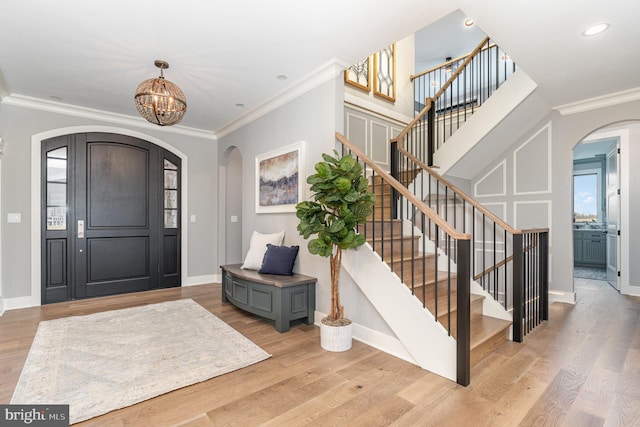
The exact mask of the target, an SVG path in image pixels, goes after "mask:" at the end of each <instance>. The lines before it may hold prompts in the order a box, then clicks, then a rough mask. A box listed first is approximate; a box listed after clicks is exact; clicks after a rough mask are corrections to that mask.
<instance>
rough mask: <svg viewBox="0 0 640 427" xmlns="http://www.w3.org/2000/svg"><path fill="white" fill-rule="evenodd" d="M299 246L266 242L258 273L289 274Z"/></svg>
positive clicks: (291, 272)
mask: <svg viewBox="0 0 640 427" xmlns="http://www.w3.org/2000/svg"><path fill="white" fill-rule="evenodd" d="M299 248H300V247H299V246H291V247H289V246H275V245H272V244H271V243H267V251H266V252H265V253H264V258H263V259H262V267H260V270H259V271H258V273H263V274H278V275H281V276H291V275H292V274H293V263H294V262H295V261H296V256H298V249H299Z"/></svg>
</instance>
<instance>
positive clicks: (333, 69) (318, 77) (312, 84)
mask: <svg viewBox="0 0 640 427" xmlns="http://www.w3.org/2000/svg"><path fill="white" fill-rule="evenodd" d="M348 66H349V64H346V63H344V62H341V61H339V60H338V59H337V58H333V59H330V60H329V61H327V62H325V63H324V64H323V65H321V66H320V67H318V68H317V69H315V70H314V71H312V72H311V73H309V74H307V75H306V76H303V77H302V78H301V79H299V80H298V81H296V82H294V83H293V84H292V85H291V86H289V88H288V89H286V90H285V91H283V92H281V93H279V94H278V95H276V96H274V97H273V98H271V99H269V100H267V101H266V102H265V103H264V104H262V105H261V106H259V107H256V108H254V109H253V110H251V111H249V112H248V113H247V114H245V115H244V116H242V117H240V118H239V119H238V120H236V121H234V122H231V123H229V124H228V125H226V126H224V127H222V128H221V129H218V130H216V132H215V135H216V138H218V139H219V138H222V137H224V136H227V135H229V134H230V133H232V132H234V131H236V130H238V129H240V128H242V127H243V126H246V125H248V124H249V123H251V122H253V121H255V120H257V119H259V118H260V117H262V116H264V115H266V114H268V113H270V112H272V111H274V110H276V109H278V108H280V107H281V106H283V105H285V104H286V103H288V102H290V101H293V100H294V99H296V98H298V97H300V96H301V95H304V94H305V93H307V92H309V91H311V90H313V89H315V88H317V87H319V86H320V85H323V84H324V83H326V82H329V81H331V80H335V79H336V77H338V76H341V75H342V73H343V71H344V70H345V68H347V67H348Z"/></svg>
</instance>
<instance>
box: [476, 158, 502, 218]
mask: <svg viewBox="0 0 640 427" xmlns="http://www.w3.org/2000/svg"><path fill="white" fill-rule="evenodd" d="M506 194H507V160H506V159H503V160H502V161H501V162H500V163H498V165H497V166H496V167H494V168H493V169H491V170H490V171H489V172H488V173H487V174H486V175H485V176H483V177H482V178H480V179H479V180H478V181H477V182H476V183H475V185H474V186H473V195H474V197H488V196H504V195H506ZM503 218H504V217H503Z"/></svg>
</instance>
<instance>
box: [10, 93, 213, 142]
mask: <svg viewBox="0 0 640 427" xmlns="http://www.w3.org/2000/svg"><path fill="white" fill-rule="evenodd" d="M2 104H5V105H11V106H16V107H22V108H28V109H31V110H40V111H47V112H50V113H57V114H64V115H67V116H74V117H82V118H84V119H92V120H99V121H102V122H108V123H116V124H119V125H123V126H127V127H138V128H143V129H146V130H154V131H159V132H167V133H174V134H180V135H187V136H194V137H197V138H204V139H212V140H216V139H217V137H216V134H215V133H214V132H211V131H207V130H202V129H197V128H192V127H188V126H180V125H176V126H154V125H152V124H151V123H149V122H147V121H146V120H144V119H143V118H141V117H132V116H128V115H126V114H118V113H112V112H110V111H104V110H97V109H94V108H87V107H81V106H78V105H72V104H65V103H62V102H55V101H49V100H46V99H41V98H34V97H31V96H26V95H20V94H15V93H12V94H11V95H8V96H5V97H3V98H2Z"/></svg>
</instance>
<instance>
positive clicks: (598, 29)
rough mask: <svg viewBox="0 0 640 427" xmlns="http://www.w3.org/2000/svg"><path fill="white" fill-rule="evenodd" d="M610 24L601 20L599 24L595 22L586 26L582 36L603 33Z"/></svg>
mask: <svg viewBox="0 0 640 427" xmlns="http://www.w3.org/2000/svg"><path fill="white" fill-rule="evenodd" d="M610 26H611V24H609V23H606V22H603V23H600V24H595V25H592V26H590V27H589V28H587V29H586V30H584V31H583V32H582V35H583V36H595V35H596V34H600V33H603V32H605V31H607V30H608V29H609V27H610Z"/></svg>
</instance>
